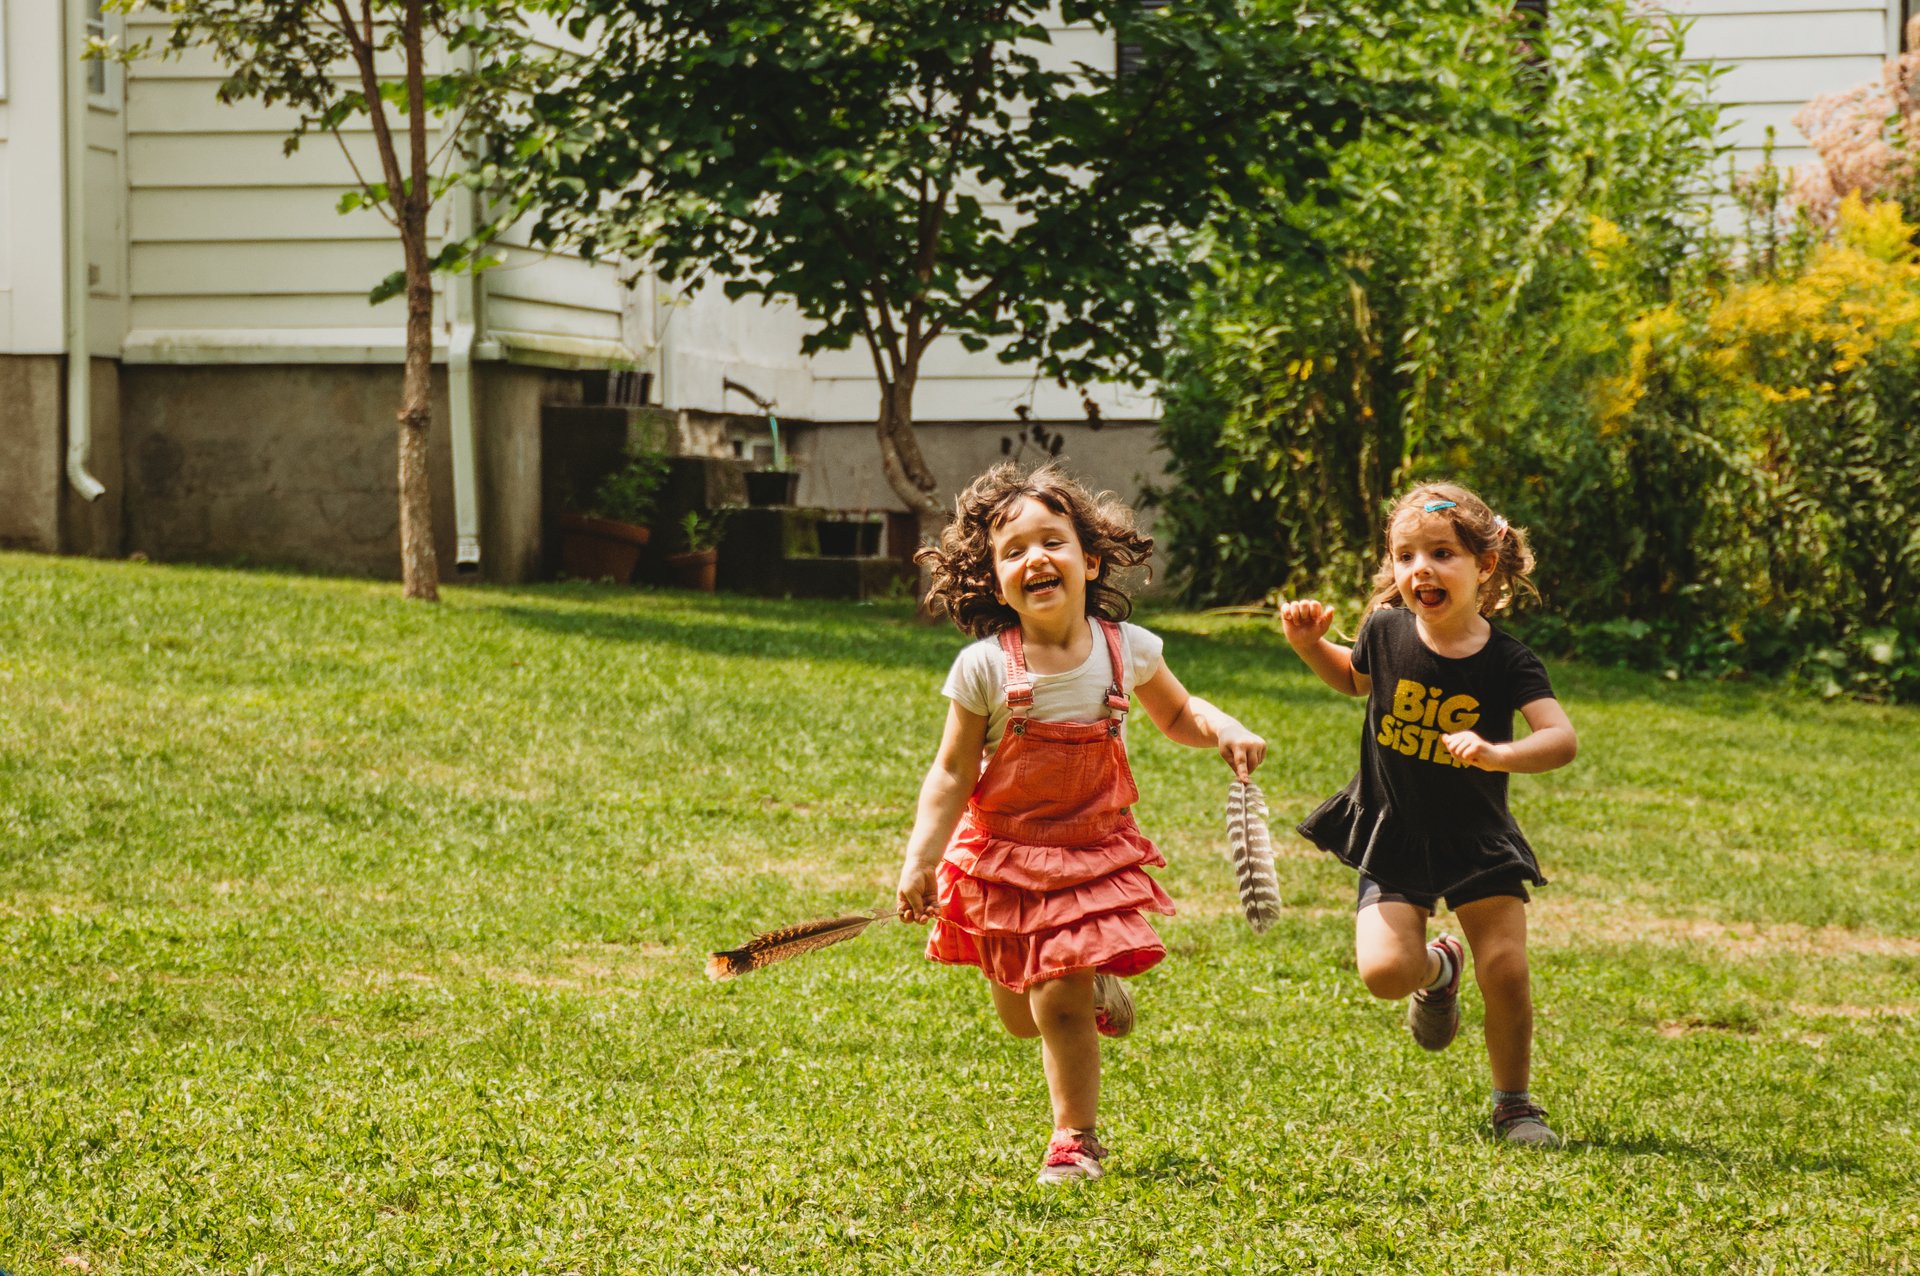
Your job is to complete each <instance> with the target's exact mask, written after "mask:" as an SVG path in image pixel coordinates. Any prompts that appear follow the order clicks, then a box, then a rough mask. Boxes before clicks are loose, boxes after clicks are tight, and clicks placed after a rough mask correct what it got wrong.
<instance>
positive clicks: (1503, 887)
mask: <svg viewBox="0 0 1920 1276" xmlns="http://www.w3.org/2000/svg"><path fill="white" fill-rule="evenodd" d="M1502 895H1510V896H1512V897H1513V898H1514V899H1517V900H1519V901H1520V902H1521V903H1522V904H1524V903H1526V902H1527V901H1528V900H1530V899H1532V898H1533V896H1531V895H1529V894H1527V883H1526V879H1525V878H1523V877H1522V876H1521V875H1520V874H1518V873H1515V874H1514V875H1513V876H1512V877H1497V876H1496V877H1486V878H1482V879H1481V880H1479V881H1477V882H1470V883H1468V884H1467V885H1465V886H1462V887H1460V888H1458V889H1456V890H1451V891H1448V892H1447V893H1446V895H1445V896H1444V898H1445V899H1446V901H1447V907H1448V908H1451V909H1452V910H1453V911H1455V912H1456V913H1457V912H1459V911H1460V906H1461V905H1462V904H1471V903H1473V902H1474V901H1476V900H1482V899H1494V898H1497V897H1499V896H1502ZM1442 898H1443V897H1442V896H1439V895H1410V894H1407V893H1406V892H1404V891H1390V890H1388V889H1387V888H1386V887H1384V886H1382V885H1381V884H1380V883H1378V882H1376V881H1374V880H1373V879H1372V878H1371V877H1368V876H1367V875H1366V874H1365V873H1362V874H1361V875H1360V899H1359V902H1357V903H1356V904H1354V906H1353V911H1354V912H1356V913H1357V912H1359V911H1360V910H1361V909H1363V908H1365V907H1367V905H1369V904H1378V903H1382V902H1385V901H1391V902H1393V903H1396V904H1412V905H1413V906H1414V907H1415V908H1424V909H1426V910H1427V911H1428V912H1429V913H1431V912H1433V911H1434V905H1436V904H1438V903H1439V902H1440V900H1441V899H1442Z"/></svg>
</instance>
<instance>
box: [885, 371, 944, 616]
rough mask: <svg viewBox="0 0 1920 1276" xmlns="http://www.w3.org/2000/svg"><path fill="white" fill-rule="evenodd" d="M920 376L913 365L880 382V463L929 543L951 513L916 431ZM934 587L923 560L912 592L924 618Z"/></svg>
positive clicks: (924, 539) (924, 540) (921, 539)
mask: <svg viewBox="0 0 1920 1276" xmlns="http://www.w3.org/2000/svg"><path fill="white" fill-rule="evenodd" d="M918 375H919V369H918V368H917V367H912V366H910V367H908V368H907V370H906V371H904V372H903V373H901V374H900V375H899V376H898V377H896V378H895V379H894V380H893V381H892V382H886V381H882V382H881V384H880V423H879V435H880V466H881V469H882V470H883V471H884V472H885V473H886V476H887V484H888V486H890V487H891V488H893V491H894V495H896V496H898V497H899V498H900V499H901V501H902V502H904V503H905V504H906V507H907V509H908V510H909V511H911V512H912V513H913V514H914V515H915V516H916V517H917V519H918V520H919V527H920V535H919V541H920V544H922V545H926V544H929V543H931V542H934V541H937V540H938V539H939V538H940V533H941V531H942V530H944V529H945V528H946V525H947V518H948V513H947V510H946V507H945V505H944V504H943V503H942V502H941V500H940V485H939V483H938V481H937V480H935V478H934V477H933V471H931V470H930V469H928V468H927V459H926V457H925V456H924V455H923V454H922V453H921V451H920V441H919V440H918V439H917V438H915V437H914V433H913V387H914V382H915V380H916V379H917V377H918ZM932 588H933V572H932V569H931V568H929V567H928V566H927V565H926V564H925V563H922V564H920V573H919V581H918V584H917V585H916V587H915V589H914V595H913V596H914V601H915V602H916V603H917V604H918V613H919V616H920V619H922V620H932V619H935V617H934V615H933V613H932V612H930V611H928V610H927V604H926V597H927V591H928V590H930V589H932Z"/></svg>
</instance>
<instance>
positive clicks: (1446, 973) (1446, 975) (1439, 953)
mask: <svg viewBox="0 0 1920 1276" xmlns="http://www.w3.org/2000/svg"><path fill="white" fill-rule="evenodd" d="M1427 951H1428V952H1430V953H1432V954H1433V955H1434V956H1436V957H1438V958H1439V959H1440V973H1439V974H1438V975H1435V976H1434V979H1433V982H1432V983H1430V984H1428V985H1427V986H1426V987H1425V988H1424V989H1422V990H1421V991H1423V992H1438V991H1440V989H1442V988H1445V987H1446V986H1447V985H1448V984H1450V983H1452V982H1453V958H1451V957H1449V956H1447V950H1446V949H1444V948H1441V947H1439V946H1437V945H1434V944H1429V945H1427Z"/></svg>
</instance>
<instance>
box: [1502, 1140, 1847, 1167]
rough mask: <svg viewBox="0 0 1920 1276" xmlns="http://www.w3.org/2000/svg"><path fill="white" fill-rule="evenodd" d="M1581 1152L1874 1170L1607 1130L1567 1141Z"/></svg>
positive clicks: (1841, 1159) (1843, 1159)
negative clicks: (1731, 1151) (1738, 1152)
mask: <svg viewBox="0 0 1920 1276" xmlns="http://www.w3.org/2000/svg"><path fill="white" fill-rule="evenodd" d="M1580 1149H1591V1150H1592V1151H1595V1152H1607V1153H1612V1154H1614V1155H1617V1156H1657V1157H1661V1158H1663V1159H1665V1160H1669V1161H1692V1162H1699V1163H1706V1164H1711V1165H1719V1166H1725V1167H1729V1168H1731V1167H1733V1166H1735V1165H1741V1164H1747V1163H1751V1162H1754V1161H1759V1162H1763V1163H1765V1164H1767V1165H1773V1166H1778V1167H1780V1168H1782V1169H1788V1170H1793V1171H1796V1172H1799V1173H1808V1172H1828V1173H1836V1174H1864V1173H1867V1172H1868V1171H1869V1169H1870V1167H1869V1166H1868V1165H1867V1164H1866V1162H1864V1161H1861V1160H1860V1159H1859V1158H1858V1157H1853V1156H1824V1155H1818V1154H1815V1155H1806V1154H1801V1153H1794V1152H1787V1151H1783V1150H1781V1149H1778V1148H1776V1149H1773V1150H1772V1151H1770V1152H1767V1153H1763V1154H1760V1155H1758V1156H1754V1155H1742V1154H1736V1153H1730V1152H1728V1151H1727V1150H1726V1149H1724V1148H1719V1147H1714V1146H1712V1145H1710V1144H1701V1143H1688V1142H1685V1141H1683V1140H1680V1139H1674V1138H1663V1137H1660V1136H1658V1135H1652V1134H1644V1133H1636V1134H1626V1133H1619V1134H1615V1133H1613V1132H1610V1131H1607V1130H1604V1129H1602V1130H1600V1131H1598V1132H1596V1133H1594V1134H1593V1135H1591V1136H1590V1137H1588V1138H1584V1139H1569V1140H1567V1150H1568V1151H1575V1150H1580ZM1516 1150H1517V1149H1516Z"/></svg>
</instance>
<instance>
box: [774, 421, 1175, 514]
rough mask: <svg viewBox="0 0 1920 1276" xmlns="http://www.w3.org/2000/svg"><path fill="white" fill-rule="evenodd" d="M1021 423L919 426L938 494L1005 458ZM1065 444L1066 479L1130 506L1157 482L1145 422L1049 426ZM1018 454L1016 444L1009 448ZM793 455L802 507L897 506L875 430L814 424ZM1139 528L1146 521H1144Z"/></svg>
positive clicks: (1158, 467)
mask: <svg viewBox="0 0 1920 1276" xmlns="http://www.w3.org/2000/svg"><path fill="white" fill-rule="evenodd" d="M1019 428H1020V425H1019V422H1017V421H1015V422H1009V423H1007V424H1004V425H1002V424H994V423H980V422H951V421H949V422H932V423H929V424H925V425H922V426H920V427H919V429H918V430H917V431H916V433H917V434H918V436H919V440H920V448H921V451H922V452H924V453H925V455H926V458H927V464H928V465H929V466H930V467H931V468H932V470H933V472H934V474H935V475H936V476H938V477H939V479H940V482H941V487H942V490H943V491H945V492H947V493H948V494H950V495H951V494H952V493H956V492H958V491H959V490H960V489H961V488H962V487H964V486H966V484H967V482H968V481H969V480H970V479H972V478H973V477H974V476H975V475H976V474H979V473H980V472H981V471H983V470H985V469H986V468H987V467H988V466H991V465H995V464H997V463H999V462H1000V461H1003V460H1006V459H1007V455H1008V454H1007V453H1005V452H1003V451H1002V450H1001V447H1002V443H1003V442H1005V441H1007V440H1010V439H1012V437H1013V435H1014V434H1015V433H1016V432H1017V431H1018V430H1019ZM1054 430H1057V431H1058V433H1059V434H1060V435H1061V437H1063V438H1064V439H1065V440H1066V442H1065V443H1064V444H1063V445H1062V447H1061V451H1060V462H1061V464H1062V465H1063V466H1065V468H1066V469H1067V471H1068V473H1070V474H1072V475H1073V476H1074V477H1075V478H1078V479H1079V480H1080V481H1081V482H1083V483H1085V484H1087V485H1088V486H1089V487H1092V488H1094V489H1095V490H1107V491H1114V492H1118V493H1119V494H1120V495H1121V496H1122V498H1124V499H1126V500H1128V501H1133V500H1135V499H1136V498H1137V497H1138V495H1139V493H1140V490H1141V488H1142V487H1144V486H1145V485H1146V484H1148V483H1151V482H1159V481H1162V480H1163V479H1164V477H1165V474H1166V462H1167V458H1166V454H1165V453H1164V452H1162V451H1161V450H1160V447H1159V436H1158V433H1157V431H1156V430H1155V428H1154V425H1153V423H1152V422H1150V421H1130V422H1115V423H1112V424H1108V425H1104V426H1102V427H1101V428H1100V429H1098V430H1094V429H1092V428H1090V427H1088V426H1087V425H1085V424H1084V423H1075V422H1068V423H1064V424H1061V425H1058V426H1054V427H1049V432H1050V433H1051V432H1052V431H1054ZM1015 446H1016V448H1017V447H1018V444H1017V443H1016V444H1015ZM794 455H795V458H796V462H797V466H798V468H799V470H800V490H799V492H798V493H797V495H796V497H795V499H796V500H798V501H799V503H800V504H802V505H818V506H823V507H825V508H827V509H846V510H881V509H900V508H903V507H902V506H901V503H900V501H899V499H898V498H897V497H895V496H894V494H893V491H892V489H891V488H889V487H888V486H887V481H886V478H885V477H884V476H883V475H882V474H881V472H880V445H879V442H878V441H877V440H876V439H875V437H874V431H873V427H871V426H867V427H865V428H855V427H846V426H839V427H836V426H819V427H813V428H809V429H806V430H804V431H801V432H799V434H798V436H797V437H796V439H795V441H794ZM1015 455H1016V456H1017V458H1018V459H1021V460H1026V461H1037V460H1040V459H1043V458H1042V456H1041V454H1040V452H1039V451H1038V450H1037V449H1035V448H1034V447H1033V446H1032V445H1031V444H1029V445H1028V446H1027V447H1026V449H1025V451H1024V452H1016V453H1015ZM1142 521H1143V522H1146V521H1148V520H1147V519H1146V517H1145V516H1143V519H1142Z"/></svg>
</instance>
